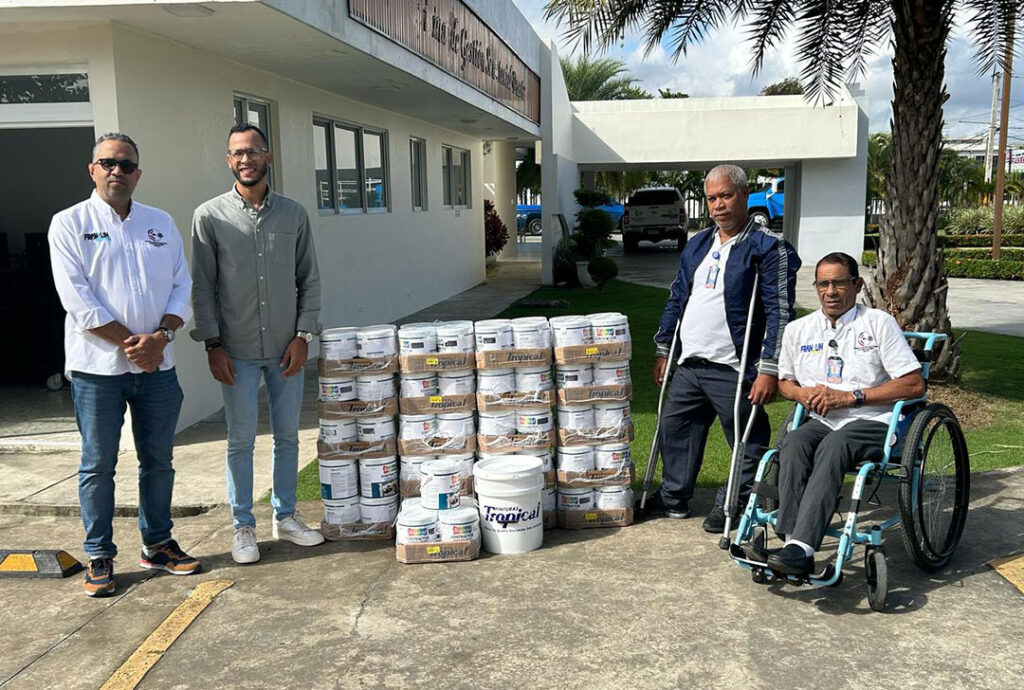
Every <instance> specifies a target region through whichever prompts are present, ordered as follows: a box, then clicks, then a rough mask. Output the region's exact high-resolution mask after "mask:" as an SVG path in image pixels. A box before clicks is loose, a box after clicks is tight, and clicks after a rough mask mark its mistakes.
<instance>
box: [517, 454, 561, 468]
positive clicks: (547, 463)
mask: <svg viewBox="0 0 1024 690" xmlns="http://www.w3.org/2000/svg"><path fill="white" fill-rule="evenodd" d="M516 455H532V456H533V457H535V458H540V462H541V466H540V471H541V472H544V473H547V472H550V471H551V470H553V469H555V466H554V463H553V462H552V460H551V452H550V451H546V450H520V451H517V452H516Z"/></svg>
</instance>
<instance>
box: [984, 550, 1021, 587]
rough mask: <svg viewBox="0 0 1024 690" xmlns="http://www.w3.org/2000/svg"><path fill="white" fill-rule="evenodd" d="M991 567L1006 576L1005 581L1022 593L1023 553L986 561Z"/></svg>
mask: <svg viewBox="0 0 1024 690" xmlns="http://www.w3.org/2000/svg"><path fill="white" fill-rule="evenodd" d="M988 564H989V565H990V566H992V569H993V570H995V571H996V572H997V573H999V574H1000V575H1002V576H1003V577H1004V578H1006V581H1007V582H1009V583H1010V584H1011V585H1013V586H1014V587H1016V588H1017V589H1018V590H1019V591H1020V593H1021V594H1024V553H1022V554H1019V555H1017V556H1009V557H1007V558H996V559H995V560H991V561H989V562H988Z"/></svg>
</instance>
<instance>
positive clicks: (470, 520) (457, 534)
mask: <svg viewBox="0 0 1024 690" xmlns="http://www.w3.org/2000/svg"><path fill="white" fill-rule="evenodd" d="M437 522H438V528H439V529H440V531H441V541H473V540H474V539H475V538H476V536H477V534H478V533H479V531H480V514H479V513H478V512H477V509H476V508H475V507H474V508H468V507H465V506H462V507H459V508H455V509H454V510H442V511H440V512H439V513H438V514H437Z"/></svg>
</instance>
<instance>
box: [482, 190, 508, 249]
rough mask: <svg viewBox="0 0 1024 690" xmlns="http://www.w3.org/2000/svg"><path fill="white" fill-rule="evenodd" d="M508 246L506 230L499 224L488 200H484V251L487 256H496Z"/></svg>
mask: <svg viewBox="0 0 1024 690" xmlns="http://www.w3.org/2000/svg"><path fill="white" fill-rule="evenodd" d="M506 244H508V228H506V227H505V224H504V223H502V222H501V217H500V216H498V211H497V210H496V209H495V208H494V203H493V202H492V201H491V200H490V199H484V249H485V250H486V251H487V256H493V255H494V254H497V253H498V252H500V251H501V250H502V249H504V248H505V245H506Z"/></svg>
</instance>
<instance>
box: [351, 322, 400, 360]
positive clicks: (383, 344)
mask: <svg viewBox="0 0 1024 690" xmlns="http://www.w3.org/2000/svg"><path fill="white" fill-rule="evenodd" d="M395 331H396V329H395V327H394V326H391V325H379V326H367V327H366V328H360V329H358V330H357V331H356V350H357V351H358V353H359V356H360V357H366V358H369V359H377V358H380V357H392V356H394V355H395V354H397V352H398V348H397V347H396V344H395Z"/></svg>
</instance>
